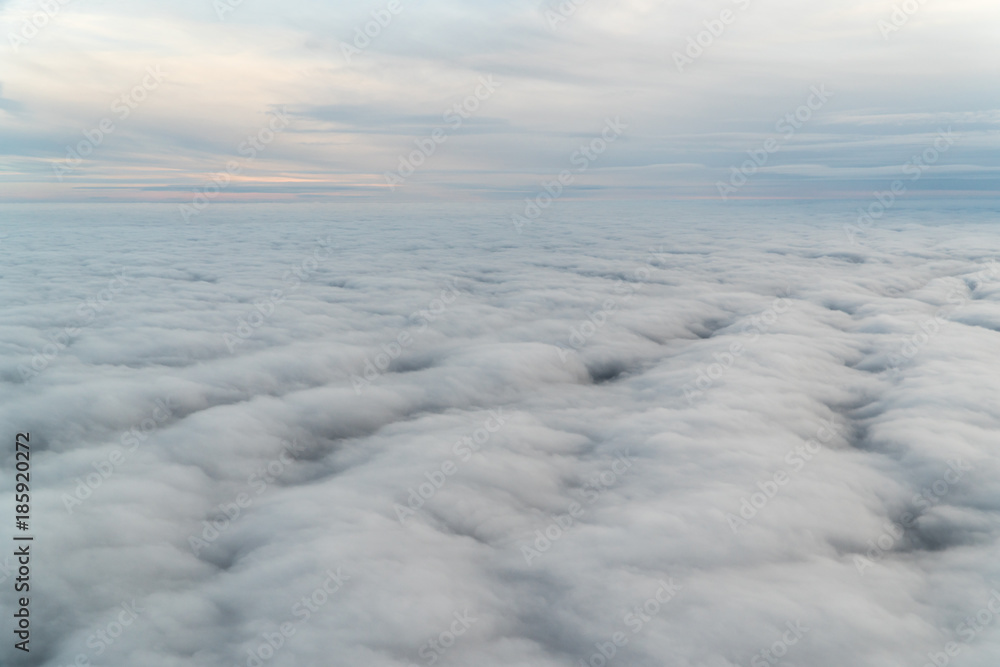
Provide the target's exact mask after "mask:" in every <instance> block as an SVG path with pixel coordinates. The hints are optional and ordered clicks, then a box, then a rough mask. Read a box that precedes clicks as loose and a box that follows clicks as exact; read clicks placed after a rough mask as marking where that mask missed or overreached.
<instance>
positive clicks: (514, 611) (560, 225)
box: [0, 201, 1000, 667]
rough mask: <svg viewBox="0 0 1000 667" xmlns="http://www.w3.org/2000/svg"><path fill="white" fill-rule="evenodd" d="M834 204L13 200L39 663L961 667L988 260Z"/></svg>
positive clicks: (15, 320)
mask: <svg viewBox="0 0 1000 667" xmlns="http://www.w3.org/2000/svg"><path fill="white" fill-rule="evenodd" d="M854 208H855V206H854V205H853V204H852V205H845V206H843V207H835V206H831V205H830V204H824V205H822V206H820V205H818V204H814V205H797V206H774V205H771V206H757V207H751V206H747V207H743V208H739V209H736V208H732V207H719V206H708V205H694V204H692V205H684V206H681V205H673V206H670V207H662V206H652V205H648V204H642V205H641V204H622V203H616V204H603V203H594V202H591V203H580V202H562V201H561V202H558V203H557V204H556V205H555V206H554V207H553V208H551V209H549V210H547V211H546V213H545V216H544V217H543V218H542V219H541V220H539V221H538V222H537V224H534V225H532V226H530V227H527V228H525V230H524V232H523V234H522V235H520V236H519V235H518V234H517V233H516V231H515V230H514V229H513V228H512V227H511V226H510V223H509V216H508V212H507V211H506V210H505V207H504V206H503V205H497V204H495V203H493V204H485V203H484V204H478V205H468V206H440V205H408V206H405V207H403V206H400V207H376V206H371V205H356V206H336V207H331V206H311V205H301V206H264V205H259V206H255V207H252V208H251V207H246V206H242V205H232V206H226V205H223V204H218V203H216V204H213V205H212V206H211V207H209V208H208V209H207V210H206V211H205V212H204V213H203V214H202V217H200V218H199V219H198V221H197V224H194V223H192V224H190V225H187V226H183V225H182V223H181V222H180V220H179V217H178V216H177V212H176V207H174V206H148V205H147V206H142V207H128V206H106V207H100V206H95V207H92V208H89V209H87V210H81V209H79V208H77V209H71V208H66V207H38V206H33V207H24V206H19V207H13V206H10V205H8V206H6V207H5V211H4V216H5V218H8V219H17V220H19V221H20V224H18V225H17V226H15V227H11V228H10V229H9V233H8V237H7V238H4V239H3V242H2V246H0V249H2V251H3V252H4V253H5V256H6V257H7V258H8V259H7V261H6V262H5V268H4V276H3V280H4V293H5V295H6V303H7V305H6V307H5V312H6V316H5V318H4V323H3V325H2V336H0V339H2V340H3V341H5V342H4V343H3V345H2V347H0V377H2V378H3V383H2V384H0V392H2V395H0V398H2V399H3V400H2V401H0V406H2V407H0V423H2V424H3V426H4V431H5V432H8V433H17V432H29V433H30V434H31V447H32V453H33V456H32V459H31V461H32V473H33V474H32V480H34V481H33V483H32V497H33V504H32V515H33V521H34V522H35V525H34V533H35V535H36V542H35V543H34V546H33V548H34V549H35V551H34V552H33V560H32V568H33V569H32V576H33V580H32V598H31V604H32V605H33V607H32V608H33V610H35V611H33V614H35V615H33V616H32V618H33V619H34V620H33V625H32V632H33V634H32V651H33V655H34V656H38V657H37V658H35V659H36V662H35V663H34V664H38V665H46V666H48V665H52V666H54V665H63V664H70V663H72V662H73V661H74V660H76V659H77V656H80V655H83V656H85V657H86V658H87V659H89V660H90V661H91V662H92V663H93V664H98V663H99V664H106V665H123V666H124V665H135V664H142V665H147V666H149V667H166V666H168V665H178V664H190V665H206V666H207V665H220V664H227V665H228V664H239V665H244V664H249V665H253V664H255V662H254V660H260V661H261V662H262V663H263V664H270V665H277V666H282V665H291V664H331V665H358V664H366V665H376V666H379V667H409V666H410V665H427V664H431V663H432V662H433V663H435V664H442V665H448V664H455V665H461V664H479V665H487V666H497V667H499V666H500V665H512V664H531V665H544V666H547V667H570V666H576V665H579V664H580V661H581V660H583V661H584V664H587V661H590V660H591V659H592V656H593V655H595V654H598V655H607V653H608V652H611V651H614V653H615V658H614V659H615V660H617V661H618V662H619V663H621V664H630V665H638V666H645V665H663V664H668V665H678V666H686V667H687V666H690V667H694V666H698V667H726V666H732V665H747V664H752V663H751V661H752V660H753V659H754V658H755V657H758V656H760V657H759V659H764V658H763V657H762V656H763V654H762V652H763V651H774V652H773V653H771V655H777V653H776V652H778V651H782V652H787V658H786V659H787V660H788V661H789V663H790V664H791V662H793V661H794V662H795V663H797V664H810V665H833V664H837V665H839V664H844V663H848V664H855V665H871V666H873V667H874V666H875V665H885V664H901V665H902V664H921V661H926V660H927V657H926V656H927V654H928V653H937V652H940V651H944V650H945V649H944V647H945V646H946V645H947V643H948V642H953V641H954V642H960V643H961V647H962V652H963V655H964V656H965V658H964V659H965V660H967V661H968V662H969V664H984V663H985V661H986V660H987V658H988V656H989V655H991V653H990V652H991V651H992V650H993V649H992V645H991V644H990V643H989V641H988V639H987V638H986V637H984V636H983V637H980V636H979V635H978V634H976V633H973V635H974V639H972V640H970V641H969V642H968V643H966V642H965V641H964V639H963V636H964V634H965V631H967V630H968V629H969V628H968V627H965V628H962V626H961V624H962V623H964V622H965V621H964V619H965V618H966V617H967V616H969V615H975V614H976V613H977V611H978V610H980V609H982V608H984V607H985V605H986V604H987V603H988V602H989V600H990V596H991V592H990V591H991V590H993V589H994V588H996V587H997V586H1000V581H998V580H997V576H996V568H995V560H996V559H995V543H996V540H997V538H998V535H1000V523H998V520H997V516H998V510H1000V507H998V505H997V500H996V499H997V498H998V497H1000V495H998V490H1000V489H998V488H997V484H998V483H997V482H996V480H997V479H1000V476H998V475H997V473H998V469H997V467H998V464H997V457H996V454H995V451H994V450H995V447H994V446H993V443H994V440H995V437H994V434H995V432H996V429H997V427H998V420H1000V414H998V413H997V411H996V410H995V408H994V407H992V404H991V402H990V399H989V397H990V396H992V395H995V393H996V391H997V389H998V387H997V386H996V384H997V381H996V373H995V372H994V371H995V369H993V366H992V364H991V363H989V362H988V360H989V359H991V358H993V356H995V355H993V352H992V351H993V350H994V347H995V344H996V340H995V337H996V336H997V328H998V326H1000V324H998V322H997V321H996V317H995V316H994V314H993V309H991V308H992V307H991V303H992V302H994V301H995V300H996V299H997V298H998V296H1000V288H997V285H1000V282H998V281H1000V270H998V269H996V266H995V265H992V264H990V263H989V261H990V260H991V259H992V258H993V257H994V256H995V255H996V253H997V251H998V250H1000V248H998V247H997V244H996V240H995V237H994V235H991V234H989V233H988V223H989V220H990V213H989V211H988V210H985V209H983V210H977V209H975V208H972V207H966V208H964V209H961V211H960V212H959V213H956V214H955V215H952V214H950V213H949V214H947V215H943V214H941V213H939V212H936V211H935V210H928V209H923V208H921V207H920V206H919V205H918V204H917V203H916V202H901V203H900V204H899V205H898V208H894V209H893V214H892V215H891V216H886V217H884V218H881V219H880V220H879V221H878V223H877V224H875V225H873V226H871V227H869V228H867V229H866V230H865V231H864V233H863V234H861V235H860V236H858V237H857V239H856V241H857V243H855V244H852V243H851V242H850V241H849V238H848V236H847V235H846V234H845V233H844V229H843V228H844V225H845V224H846V223H854V217H855V215H854V214H853V213H852V211H853V210H854ZM957 210H958V209H956V211H957ZM945 218H947V220H948V222H949V224H948V225H943V224H941V223H942V221H944V220H945ZM275 220H281V221H282V223H283V224H281V225H276V224H275V222H274V221H275ZM625 229H627V231H628V233H627V234H624V233H623V230H625ZM55 257H59V258H61V259H60V261H54V259H53V258H55ZM13 464H14V459H13V455H12V454H9V455H8V457H7V459H6V460H5V463H4V467H5V468H7V469H8V472H10V470H9V469H10V468H12V467H13ZM12 479H13V477H12V475H9V474H7V475H4V476H3V480H4V481H3V485H4V493H5V495H6V497H10V494H11V493H12V488H11V486H10V485H11V480H12ZM0 565H2V561H0ZM95 581H97V582H101V585H100V586H95V585H94V582H95ZM668 591H672V592H669V593H668ZM0 604H2V610H3V613H4V614H11V613H13V609H12V608H11V606H10V605H11V604H12V602H11V598H10V596H4V598H3V600H2V603H0ZM41 610H44V612H42V611H41ZM126 621H128V623H127V624H126V623H125V622H126ZM993 622H996V621H995V620H994V621H993ZM790 628H791V629H790ZM616 637H617V638H618V639H617V640H616V639H615V638H616ZM622 640H627V641H624V642H623V641H622ZM35 647H37V653H35V651H36V648H35ZM775 647H777V648H775ZM0 651H2V653H0V655H2V658H0V660H2V661H3V662H4V663H5V664H7V663H11V664H14V663H15V661H16V660H17V659H18V657H19V656H18V655H17V654H16V653H15V652H14V649H13V648H12V647H11V645H10V642H6V643H5V644H4V645H3V647H2V648H0ZM783 655H784V654H783ZM253 656H256V657H253ZM594 662H595V664H596V663H599V662H600V660H599V659H594Z"/></svg>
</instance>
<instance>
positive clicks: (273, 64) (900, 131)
mask: <svg viewBox="0 0 1000 667" xmlns="http://www.w3.org/2000/svg"><path fill="white" fill-rule="evenodd" d="M904 5H905V7H904ZM998 20H1000V6H997V5H996V3H993V2H986V1H985V0H949V1H948V2H944V1H943V0H925V1H924V2H918V0H910V2H909V3H903V4H900V3H898V2H895V1H890V0H874V1H872V0H840V1H838V2H819V1H814V0H807V1H802V0H797V1H795V2H792V1H790V0H719V1H712V2H698V3H683V2H672V1H669V0H668V1H666V2H657V1H652V0H622V1H617V2H612V1H611V0H582V1H579V2H575V3H574V2H572V1H571V0H566V2H563V3H561V4H560V3H558V2H556V1H555V0H548V1H547V2H542V3H538V2H535V1H534V0H528V1H523V2H522V1H520V0H495V1H492V2H454V1H452V0H394V1H393V2H388V1H383V0H378V1H375V2H350V3H347V2H323V1H320V0H286V1H285V2H281V3H269V2H263V1H262V0H243V1H242V2H238V0H215V1H214V2H213V1H210V0H197V1H193V0H178V1H176V2H171V3H161V2H150V1H149V0H135V1H133V2H129V3H127V5H122V3H115V2H103V1H101V0H51V1H50V2H40V1H39V0H6V1H5V2H0V35H2V36H3V39H2V40H0V201H8V202H9V201H39V200H46V201H67V202H87V201H165V202H177V203H179V204H183V203H191V202H193V201H195V198H196V197H197V196H198V195H202V196H204V197H206V198H211V199H212V200H219V201H260V200H270V201H285V200H315V199H323V200H325V199H330V200H344V199H350V200H378V201H410V200H430V201H442V200H488V199H495V198H504V199H510V198H513V199H521V198H524V197H529V198H530V197H532V196H534V194H535V193H537V192H539V191H540V190H542V189H543V187H544V186H543V185H542V183H543V182H549V183H551V182H552V179H553V178H556V179H558V177H559V174H560V173H561V172H566V171H568V172H569V174H568V176H565V175H564V181H566V182H565V183H563V185H564V187H565V191H566V192H565V195H566V196H572V197H589V198H723V197H724V198H725V199H726V200H731V199H740V198H750V199H754V198H824V197H870V196H871V193H872V192H874V191H877V190H880V189H885V188H888V187H890V186H891V183H892V182H893V180H894V179H896V178H898V177H901V176H903V175H904V174H906V173H907V172H905V171H904V169H905V168H906V165H908V164H910V165H911V171H912V170H913V167H912V165H913V160H914V158H917V157H919V156H921V155H923V154H924V152H925V151H930V150H931V149H932V147H934V144H935V141H937V140H938V138H939V136H940V135H939V133H941V132H948V131H949V129H950V131H951V132H952V138H953V139H954V141H953V142H952V143H949V144H948V145H947V150H937V149H935V150H936V152H934V151H932V152H930V153H928V156H929V157H930V158H933V161H932V163H930V164H924V165H920V166H919V168H918V172H919V175H918V177H917V178H915V179H913V180H912V181H908V191H909V192H919V193H920V194H921V196H952V197H953V196H960V197H982V196H989V195H991V194H992V193H993V192H995V191H996V190H997V185H998V182H997V174H998V168H1000V161H998V159H997V151H996V149H997V145H998V133H997V128H998V123H1000V100H998V95H1000V92H998V88H997V87H996V86H995V85H991V84H990V83H989V82H991V81H993V82H995V81H996V79H997V75H998V67H1000V65H998V63H1000V58H998V57H997V56H998V50H1000V46H998V42H997V40H996V27H995V26H996V25H997V21H998ZM366 29H367V31H368V33H369V34H368V35H365V30H366ZM814 91H818V93H817V92H814ZM456 105H457V106H456ZM810 105H811V106H810ZM789 114H791V117H790V118H791V120H787V117H788V116H789ZM796 114H798V117H797V118H796ZM612 126H613V127H614V128H616V129H615V130H613V131H609V130H608V128H609V127H612ZM602 132H603V133H606V134H607V135H608V136H607V137H604V139H601V137H602ZM609 137H610V139H609ZM611 139H613V140H611ZM588 147H589V148H588ZM765 147H769V148H770V150H768V149H767V148H765ZM940 148H942V145H941V144H940V142H939V144H938V149H940ZM581 149H583V150H581ZM755 155H756V156H757V157H756V158H755V157H754V156H755ZM747 160H751V163H749V164H748V163H747ZM734 169H736V170H740V169H742V170H743V173H742V175H740V174H739V173H734V171H733V170H734ZM744 176H745V177H746V180H747V182H746V183H743V182H742V180H743V177H744ZM907 178H909V177H907ZM727 185H728V187H727ZM730 188H734V189H735V191H733V190H731V189H730Z"/></svg>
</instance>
